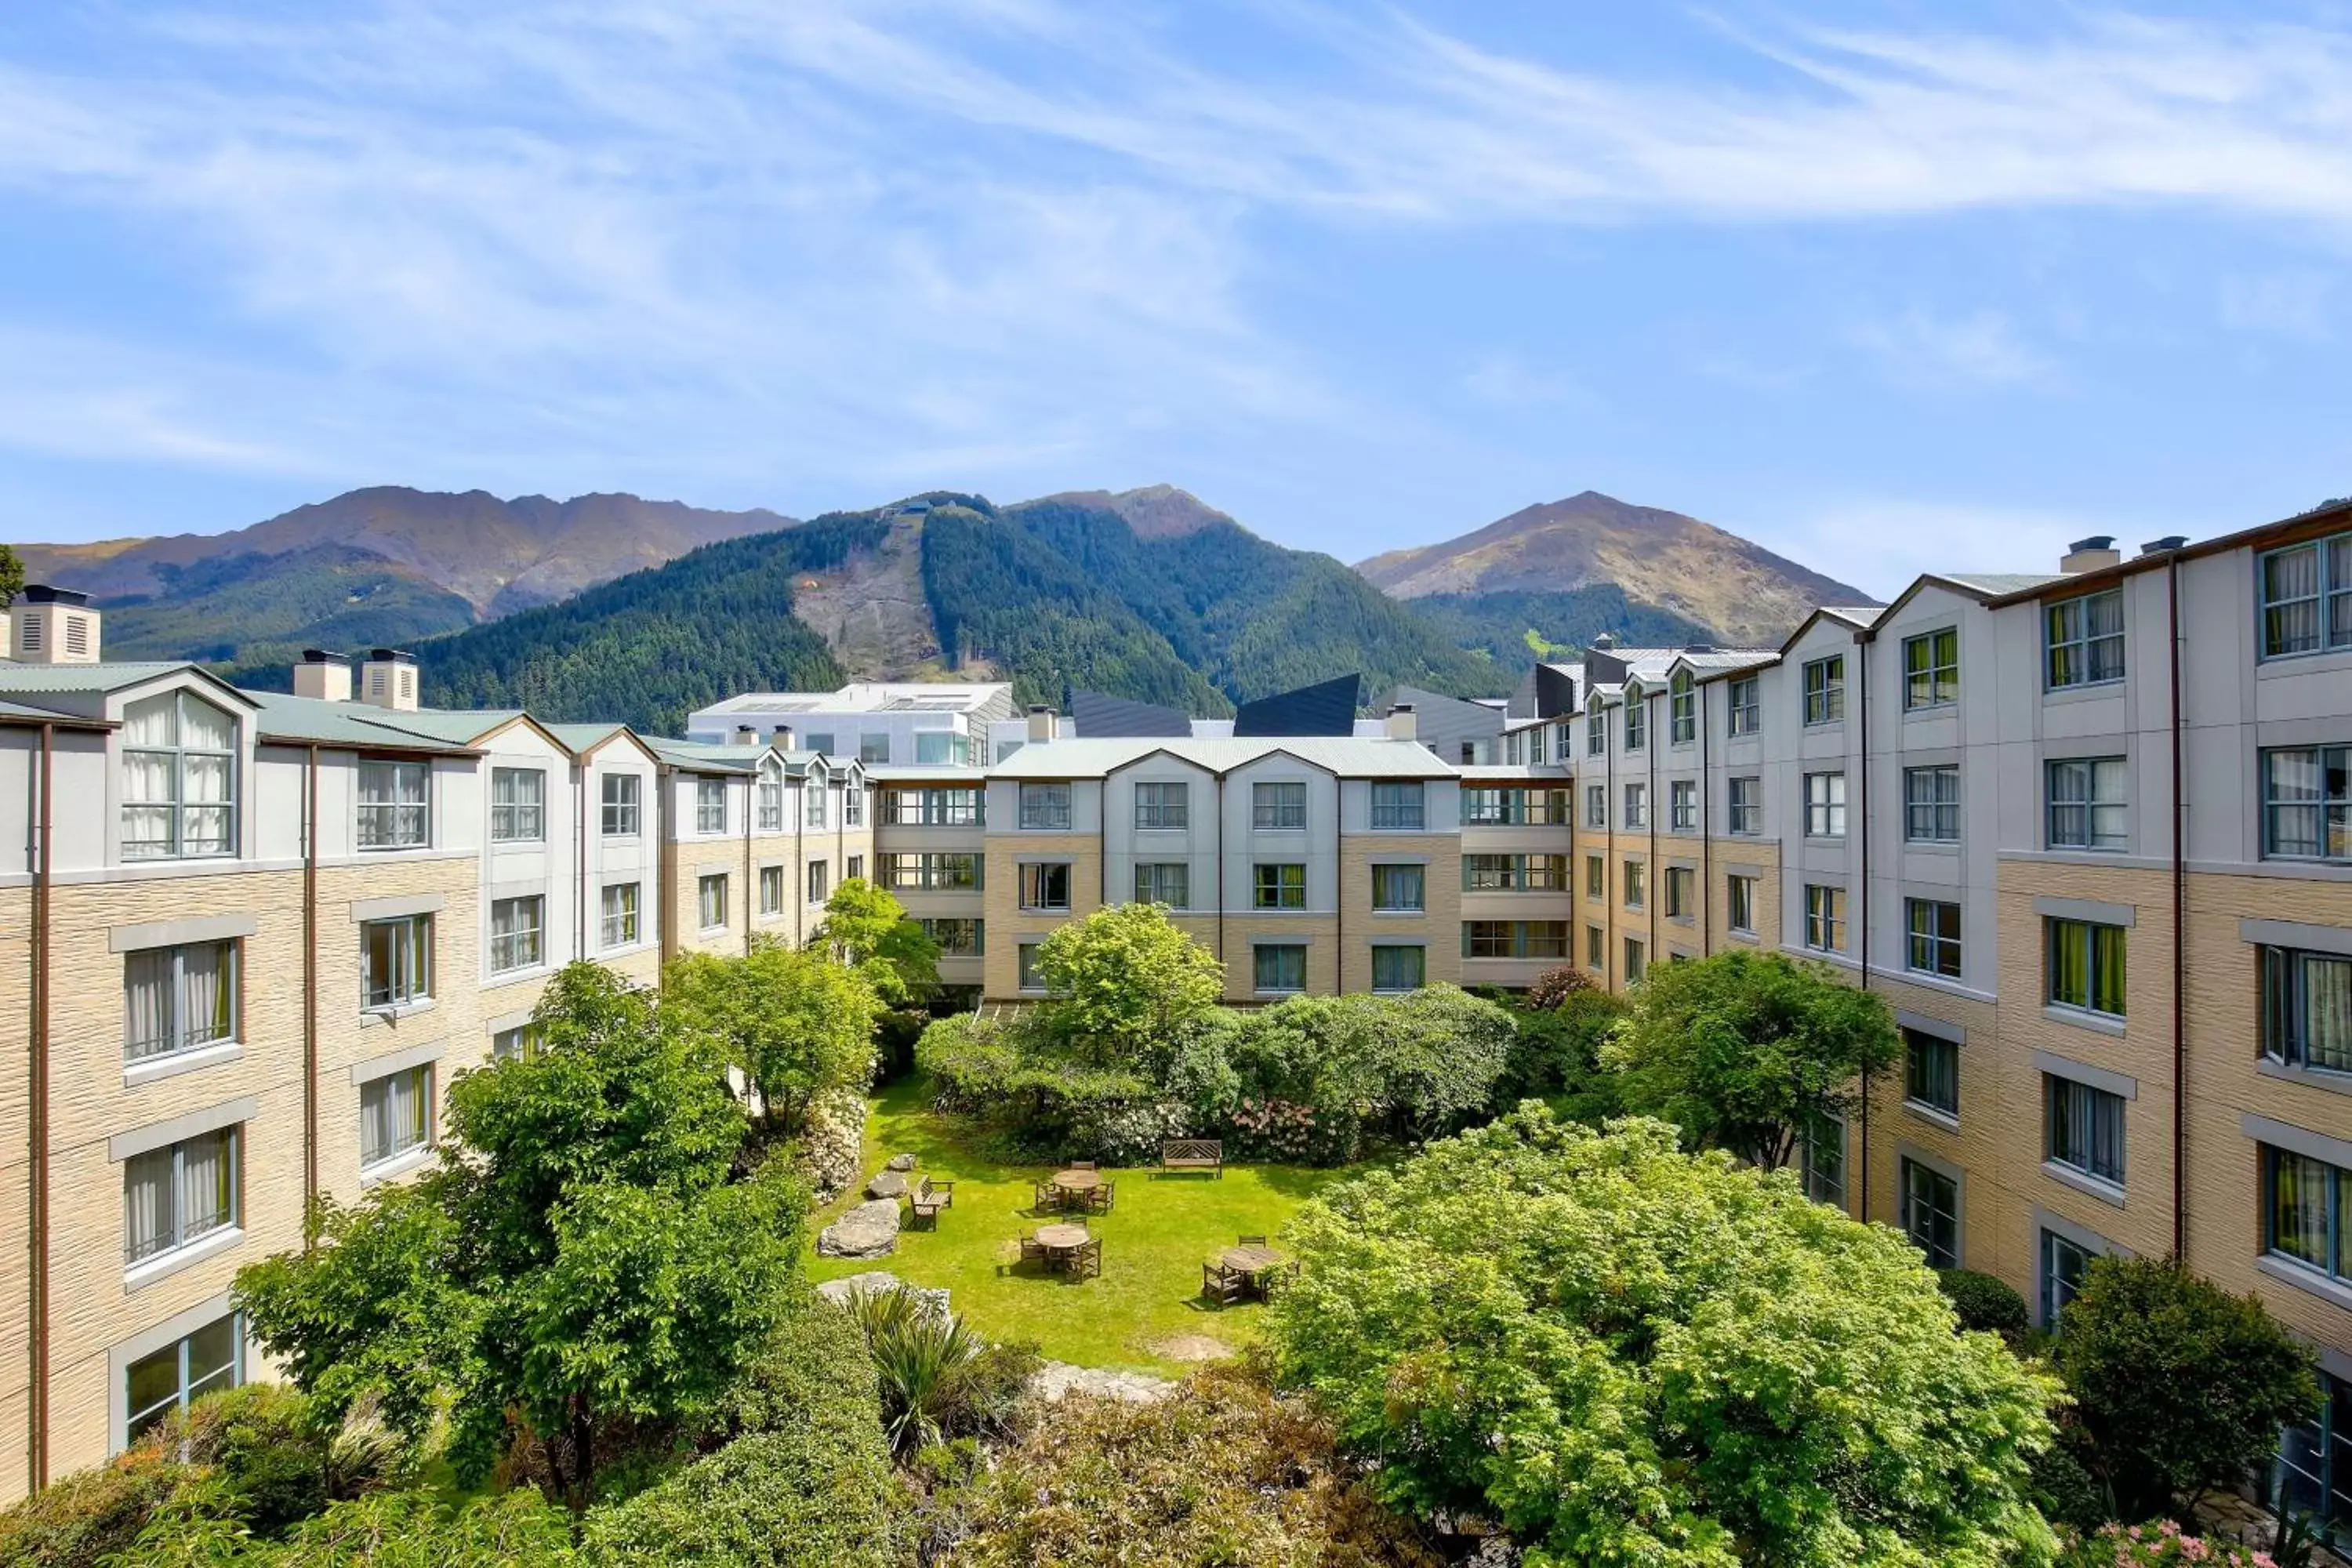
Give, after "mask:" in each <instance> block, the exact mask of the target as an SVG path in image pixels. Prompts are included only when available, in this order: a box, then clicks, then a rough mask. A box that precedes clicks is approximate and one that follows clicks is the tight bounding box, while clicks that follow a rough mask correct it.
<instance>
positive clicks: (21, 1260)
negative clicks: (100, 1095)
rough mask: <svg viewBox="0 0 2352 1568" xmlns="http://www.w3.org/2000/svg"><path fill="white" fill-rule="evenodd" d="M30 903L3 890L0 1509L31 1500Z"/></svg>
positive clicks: (19, 891)
mask: <svg viewBox="0 0 2352 1568" xmlns="http://www.w3.org/2000/svg"><path fill="white" fill-rule="evenodd" d="M32 902H33V898H32V889H29V888H0V1063H5V1064H6V1066H5V1068H0V1507H5V1506H6V1505H7V1504H8V1503H10V1502H12V1501H14V1500H16V1499H17V1498H20V1497H22V1496H23V1495H24V1494H25V1486H26V1465H25V1459H26V1452H25V1435H26V1431H27V1430H28V1426H27V1423H28V1422H29V1421H30V1419H31V1412H30V1408H29V1405H28V1403H27V1402H28V1399H29V1394H28V1390H29V1389H30V1387H31V1385H32V1364H31V1354H32V1335H31V1326H32V1325H31V1319H30V1316H29V1314H28V1310H27V1307H28V1303H29V1300H30V1292H31V1289H32V1273H31V1256H30V1252H29V1248H30V1247H31V1244H32V1207H31V1201H32V1200H31V1189H30V1186H29V1184H28V1177H29V1175H30V1173H31V1170H32V1163H31V1159H30V1135H31V1126H30V1115H31V1087H32V1086H31V1079H30V1077H29V1076H28V1074H27V1073H26V1070H25V1066H24V1064H25V1063H26V1061H27V1060H28V1059H29V1057H28V1052H29V1051H30V1049H31V1044H32V985H31V976H32V942H31V932H32Z"/></svg>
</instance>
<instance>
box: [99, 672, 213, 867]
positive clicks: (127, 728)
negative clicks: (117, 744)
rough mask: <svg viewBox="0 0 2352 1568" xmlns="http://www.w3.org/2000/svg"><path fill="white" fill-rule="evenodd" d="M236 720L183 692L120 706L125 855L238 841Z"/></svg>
mask: <svg viewBox="0 0 2352 1568" xmlns="http://www.w3.org/2000/svg"><path fill="white" fill-rule="evenodd" d="M235 849H236V721H235V720H233V719H231V718H230V717H229V716H228V715H227V714H226V713H225V712H223V711H221V710H219V709H217V708H215V707H214V706H213V705H212V704H211V703H209V702H205V701H202V700H198V699H197V698H195V697H194V696H191V695H190V694H189V693H187V692H184V691H174V692H167V693H165V694H164V695H163V696H161V697H151V698H148V699H147V700H144V701H142V702H133V703H131V705H130V706H129V707H127V708H125V709H124V710H123V712H122V858H124V859H126V860H165V859H172V858H177V857H183V856H187V857H194V856H199V855H227V854H230V853H232V852H234V851H235Z"/></svg>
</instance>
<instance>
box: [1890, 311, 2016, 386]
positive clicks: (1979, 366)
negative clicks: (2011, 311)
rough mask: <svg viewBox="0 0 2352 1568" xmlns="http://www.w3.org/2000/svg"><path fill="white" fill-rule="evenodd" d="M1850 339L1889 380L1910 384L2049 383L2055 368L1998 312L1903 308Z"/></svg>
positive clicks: (1984, 384) (1985, 384) (2001, 384)
mask: <svg viewBox="0 0 2352 1568" xmlns="http://www.w3.org/2000/svg"><path fill="white" fill-rule="evenodd" d="M1853 339H1854V342H1856V343H1858V344H1860V345H1861V346H1862V347H1863V348H1864V349H1865V350H1867V351H1869V352H1870V353H1872V354H1874V355H1875V356H1876V357H1877V358H1878V359H1879V360H1880V361H1881V362H1882V363H1883V364H1884V366H1885V371H1886V374H1887V375H1888V376H1889V378H1890V379H1892V380H1894V381H1896V382H1898V383H1901V384H1906V385H1910V386H1917V387H1923V388H1929V389H1935V388H1943V387H1949V386H1954V385H1969V386H1981V387H2002V388H2013V387H2020V386H2029V385H2033V384H2041V383H2045V382H2048V381H2049V380H2050V379H2051V378H2052V377H2053V376H2054V375H2055V374H2057V368H2058V367H2057V363H2056V361H2054V360H2053V359H2052V358H2051V357H2050V356H2049V355H2047V354H2045V353H2042V351H2041V350H2039V349H2037V348H2034V347H2033V346H2032V345H2031V344H2029V343H2028V342H2026V341H2025V340H2024V338H2023V337H2022V336H2021V335H2020V333H2019V331H2018V330H2017V328H2016V326H2015V325H2014V324H2013V323H2012V322H2011V321H2010V320H2009V318H2008V317H2007V316H2005V315H2003V314H2001V313H2000V311H1997V310H1975V311H1971V312H1969V314H1967V315H1964V316H1954V317H1944V316H1937V315H1933V314H1931V313H1929V312H1927V311H1926V310H1906V311H1905V312H1903V313H1902V314H1901V315H1899V316H1896V317H1894V318H1892V319H1890V320H1886V321H1866V322H1864V323H1863V324H1862V325H1860V326H1858V327H1856V328H1855V329H1854V331H1853Z"/></svg>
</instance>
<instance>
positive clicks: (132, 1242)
mask: <svg viewBox="0 0 2352 1568" xmlns="http://www.w3.org/2000/svg"><path fill="white" fill-rule="evenodd" d="M171 1245H172V1151H170V1150H169V1149H157V1150H154V1151H153V1152H150V1153H145V1154H134V1155H132V1156H131V1158H130V1159H129V1160H127V1161H125V1162H124V1163H123V1166H122V1254H123V1257H124V1258H125V1259H126V1260H127V1261H129V1262H132V1263H136V1262H138V1261H139V1259H141V1258H147V1257H151V1256H152V1255H153V1254H155V1253H158V1252H161V1251H163V1249H164V1248H165V1247H169V1246H171Z"/></svg>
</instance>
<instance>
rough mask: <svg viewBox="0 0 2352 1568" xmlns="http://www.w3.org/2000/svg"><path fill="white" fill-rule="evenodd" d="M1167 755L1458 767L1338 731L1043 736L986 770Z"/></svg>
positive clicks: (1060, 772) (1404, 772)
mask: <svg viewBox="0 0 2352 1568" xmlns="http://www.w3.org/2000/svg"><path fill="white" fill-rule="evenodd" d="M1160 754H1164V755H1166V756H1170V757H1173V758H1175V759H1176V760H1177V761H1179V762H1184V763H1192V765H1193V766H1195V767H1198V768H1202V769H1205V770H1207V771H1208V772H1210V773H1231V772H1233V771H1234V769H1235V768H1239V767H1244V766H1246V765H1248V764H1249V763H1254V762H1256V761H1258V760H1259V759H1260V758H1262V757H1269V756H1276V755H1283V756H1289V757H1295V758H1297V760H1298V761H1299V762H1302V763H1306V764H1307V766H1309V767H1313V768H1319V769H1321V770H1322V771H1323V772H1325V773H1332V774H1336V775H1337V776H1339V777H1340V778H1415V779H1425V778H1451V777H1453V776H1454V773H1455V771H1456V770H1455V769H1454V767H1453V766H1451V765H1450V764H1448V763H1445V762H1444V761H1442V760H1441V759H1440V758H1439V757H1438V755H1437V753H1436V752H1433V751H1431V750H1430V749H1429V748H1428V747H1426V746H1423V745H1421V744H1420V743H1418V742H1412V741H1390V740H1381V739H1371V738H1365V739H1356V738H1353V737H1343V736H1337V735H1286V736H1275V735H1268V736H1262V737H1257V738H1251V737H1248V736H1232V737H1213V738H1207V739H1200V740H1176V739H1173V738H1166V739H1162V738H1150V737H1134V738H1129V739H1120V740H1110V741H1089V740H1087V739H1085V738H1084V737H1081V738H1079V739H1077V740H1075V741H1041V742H1036V743H1035V744H1034V745H1027V746H1024V747H1022V748H1021V749H1020V750H1019V751H1017V752H1013V754H1012V755H1011V756H1009V757H1007V758H1005V759H1004V761H1003V762H1001V763H997V764H996V766H995V767H993V768H992V769H990V770H989V774H990V776H991V777H993V778H1005V779H1024V778H1025V779H1086V778H1104V777H1108V775H1109V774H1111V773H1118V771H1120V770H1121V769H1123V768H1127V767H1130V766H1132V765H1133V764H1135V763H1139V762H1141V761H1143V760H1144V759H1145V758H1146V757H1150V756H1153V755H1160Z"/></svg>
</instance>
